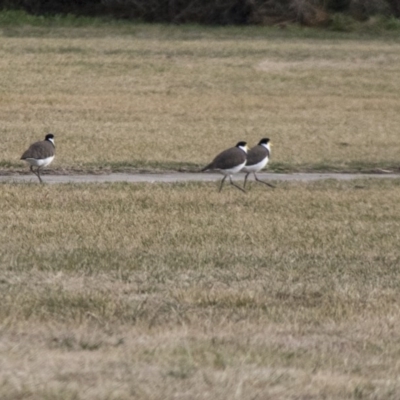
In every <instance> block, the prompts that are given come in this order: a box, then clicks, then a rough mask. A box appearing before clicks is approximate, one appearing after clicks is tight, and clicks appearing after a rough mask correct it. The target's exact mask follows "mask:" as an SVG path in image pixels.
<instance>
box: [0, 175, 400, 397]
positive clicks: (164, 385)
mask: <svg viewBox="0 0 400 400" xmlns="http://www.w3.org/2000/svg"><path fill="white" fill-rule="evenodd" d="M399 196H400V180H390V181H389V180H388V181H386V180H383V181H356V182H346V183H339V182H336V181H326V182H320V183H310V184H293V183H292V184H280V185H278V187H277V188H276V189H275V190H270V189H268V188H265V187H264V186H263V185H257V184H255V183H253V184H252V185H251V188H250V191H249V193H248V194H247V195H244V194H242V193H241V192H239V191H238V190H236V189H234V188H225V190H224V191H223V192H222V193H218V192H217V190H216V184H215V183H210V184H182V185H178V184H177V185H167V184H165V185H163V184H154V185H150V184H143V185H128V184H114V185H110V184H104V185H95V184H93V185H58V186H55V185H54V186H53V185H51V186H41V185H38V184H15V185H12V184H3V185H2V187H1V191H0V205H1V209H2V218H1V222H0V235H1V240H0V254H1V264H0V265H1V275H0V289H1V290H0V305H1V306H0V321H1V324H0V337H1V340H0V343H1V345H0V352H1V357H0V394H1V398H2V399H5V400H14V399H75V400H79V399H96V400H98V399H100V400H102V399H129V398H134V399H176V398H182V399H194V398H196V399H217V400H218V399H235V398H236V399H268V398H271V399H272V398H273V399H321V398H324V399H360V398H362V399H397V398H398V395H399V393H400V385H399V381H398V376H399V373H400V370H399V363H398V356H399V352H400V334H399V332H400V302H399V296H398V293H399V289H400V273H399V269H398V266H399V261H400V254H399V247H398V243H399V240H400V229H399V227H400V219H399V215H400V213H399V202H398V199H399Z"/></svg>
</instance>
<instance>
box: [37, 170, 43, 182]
mask: <svg viewBox="0 0 400 400" xmlns="http://www.w3.org/2000/svg"><path fill="white" fill-rule="evenodd" d="M37 177H38V178H39V181H40V183H43V181H42V178H41V177H40V167H38V169H37Z"/></svg>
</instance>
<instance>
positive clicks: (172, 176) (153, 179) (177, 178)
mask: <svg viewBox="0 0 400 400" xmlns="http://www.w3.org/2000/svg"><path fill="white" fill-rule="evenodd" d="M257 176H258V177H259V179H262V180H266V181H286V182H287V181H298V182H312V181H318V180H323V179H336V180H352V179H365V178H381V179H382V178H400V174H341V173H340V174H334V173H326V174H323V173H295V174H275V173H268V172H265V173H260V174H257ZM42 178H43V181H44V182H45V183H50V184H56V183H106V182H109V183H113V182H129V183H158V182H167V183H175V182H211V181H218V180H221V179H222V175H220V174H218V173H189V172H175V173H165V174H149V173H143V174H108V175H43V176H42ZM243 179H244V174H240V175H235V176H234V180H235V181H243ZM253 179H254V178H253V177H249V180H253ZM0 182H8V183H27V182H38V179H37V178H36V177H35V176H34V175H2V176H0Z"/></svg>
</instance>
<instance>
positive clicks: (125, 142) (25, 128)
mask: <svg viewBox="0 0 400 400" xmlns="http://www.w3.org/2000/svg"><path fill="white" fill-rule="evenodd" d="M3 20H4V18H3ZM0 21H1V18H0ZM40 23H41V24H42V25H43V21H42V20H39V24H40ZM293 29H295V30H294V31H293V30H292V28H289V29H287V30H279V29H273V28H260V27H253V28H248V29H245V28H206V27H196V26H191V27H177V26H175V27H174V26H162V25H155V26H146V25H140V24H137V25H135V24H134V25H129V24H122V25H121V26H119V25H116V26H114V25H107V24H106V25H104V26H101V25H100V26H86V27H85V26H81V27H79V26H77V27H65V26H62V24H61V26H60V27H57V21H56V22H54V23H53V24H50V25H49V26H31V25H28V26H27V25H22V26H19V25H17V26H12V25H11V26H10V25H7V24H6V23H4V26H3V28H2V30H1V35H0V118H1V121H2V124H1V126H0V135H1V137H2V141H1V144H0V154H1V159H0V168H1V170H2V171H3V172H6V171H17V170H18V171H26V170H27V168H26V167H25V166H24V163H22V162H20V161H19V157H20V156H21V154H22V152H23V151H24V150H25V148H26V147H27V146H28V145H29V144H30V143H32V142H33V141H36V140H39V139H42V138H43V137H44V135H45V133H47V132H49V131H51V132H53V133H54V134H55V135H56V144H57V146H58V147H57V157H56V160H55V162H54V163H53V164H52V166H51V168H52V169H53V170H57V171H58V172H59V173H60V172H62V171H70V170H72V169H75V170H78V171H89V172H90V171H92V172H95V171H101V170H103V171H112V170H113V171H116V170H135V169H147V170H152V169H191V170H192V169H196V168H198V167H199V166H202V165H204V164H205V163H207V162H209V161H210V159H211V158H212V157H213V156H214V155H215V154H216V153H217V152H219V151H221V150H223V149H225V148H227V147H230V146H233V145H234V144H236V142H238V141H239V140H246V141H248V142H249V144H250V145H254V144H255V143H257V142H258V141H259V139H260V138H262V137H265V136H267V137H270V138H271V139H272V142H273V143H274V149H273V150H274V153H273V159H272V162H271V169H272V170H274V171H282V170H286V171H288V170H289V171H290V170H324V171H326V170H335V171H337V170H340V171H360V170H361V171H371V170H375V169H379V168H383V169H391V170H394V171H397V170H398V169H399V163H398V154H399V145H398V127H399V125H400V113H399V107H400V102H399V96H398V93H399V92H400V78H399V77H400V40H399V39H398V36H399V35H397V36H396V35H391V36H387V35H386V36H371V35H369V36H362V35H359V34H346V35H345V34H342V33H341V34H340V33H333V32H330V33H329V32H321V31H311V30H307V29H304V30H301V29H299V28H293ZM296 36H297V37H296Z"/></svg>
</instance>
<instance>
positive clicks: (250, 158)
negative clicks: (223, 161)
mask: <svg viewBox="0 0 400 400" xmlns="http://www.w3.org/2000/svg"><path fill="white" fill-rule="evenodd" d="M265 157H269V151H268V149H266V148H265V147H264V146H260V145H257V146H254V147H252V148H251V149H250V150H249V152H248V153H247V162H246V165H254V164H258V163H259V162H261V161H262V160H263V159H264V158H265Z"/></svg>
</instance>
